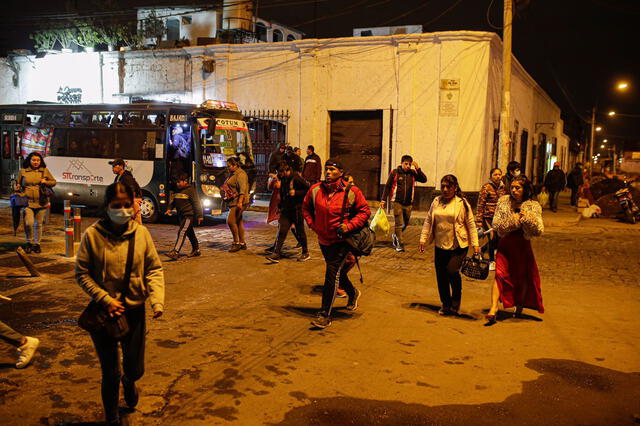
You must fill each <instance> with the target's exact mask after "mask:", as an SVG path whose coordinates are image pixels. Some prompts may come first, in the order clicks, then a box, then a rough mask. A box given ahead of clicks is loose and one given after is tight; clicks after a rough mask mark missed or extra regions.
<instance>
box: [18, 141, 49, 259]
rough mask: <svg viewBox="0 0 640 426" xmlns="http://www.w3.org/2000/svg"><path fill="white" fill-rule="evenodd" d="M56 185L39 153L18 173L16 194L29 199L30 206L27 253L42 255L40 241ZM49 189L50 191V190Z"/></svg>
mask: <svg viewBox="0 0 640 426" xmlns="http://www.w3.org/2000/svg"><path fill="white" fill-rule="evenodd" d="M55 185H56V180H55V179H54V178H53V175H52V174H51V172H50V171H49V169H47V165H46V164H45V163H44V158H42V155H41V154H40V153H38V152H32V153H31V154H29V155H28V156H27V158H26V159H25V160H24V163H23V164H22V169H20V172H19V173H18V183H17V185H16V188H15V190H16V192H19V193H20V195H24V196H26V197H27V198H28V200H29V204H28V205H27V206H26V207H25V209H24V232H25V235H26V239H27V245H26V246H25V248H24V251H25V252H27V253H31V251H33V252H34V253H40V252H41V251H42V249H41V248H40V240H41V239H42V230H43V228H44V218H45V215H46V213H47V205H48V204H49V193H48V192H49V191H50V188H53V187H54V186H55ZM48 188H49V190H48Z"/></svg>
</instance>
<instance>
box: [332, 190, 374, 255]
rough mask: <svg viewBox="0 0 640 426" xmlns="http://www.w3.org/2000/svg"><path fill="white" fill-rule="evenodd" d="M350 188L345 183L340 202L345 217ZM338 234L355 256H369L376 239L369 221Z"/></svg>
mask: <svg viewBox="0 0 640 426" xmlns="http://www.w3.org/2000/svg"><path fill="white" fill-rule="evenodd" d="M350 189H351V185H347V187H346V188H345V191H344V201H343V202H342V217H343V218H345V219H346V218H347V212H348V209H347V202H348V199H349V190H350ZM339 229H340V228H338V230H339ZM338 236H339V237H342V238H344V241H345V242H346V243H347V244H349V245H350V246H351V252H352V253H353V254H354V255H355V256H369V255H370V254H371V251H372V250H373V245H374V243H375V241H376V235H375V234H374V233H373V231H372V230H371V229H369V221H367V223H365V224H364V226H362V227H361V228H358V229H354V230H353V231H351V232H349V233H346V234H340V233H339V235H338Z"/></svg>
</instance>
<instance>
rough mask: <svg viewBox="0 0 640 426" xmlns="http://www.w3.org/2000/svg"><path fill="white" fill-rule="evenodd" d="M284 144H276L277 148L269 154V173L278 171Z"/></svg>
mask: <svg viewBox="0 0 640 426" xmlns="http://www.w3.org/2000/svg"><path fill="white" fill-rule="evenodd" d="M285 146H286V145H285V144H284V143H282V144H280V145H278V148H277V149H276V150H275V151H273V152H272V153H271V155H269V173H278V167H279V166H280V161H282V156H283V155H284V149H285Z"/></svg>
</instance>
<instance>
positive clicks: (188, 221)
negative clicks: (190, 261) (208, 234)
mask: <svg viewBox="0 0 640 426" xmlns="http://www.w3.org/2000/svg"><path fill="white" fill-rule="evenodd" d="M178 221H179V222H180V229H178V236H177V238H176V244H175V245H174V246H173V249H174V250H175V251H177V252H178V253H179V252H180V250H182V245H183V244H184V240H185V238H189V242H190V243H191V250H192V251H193V250H197V249H198V248H199V247H200V244H199V243H198V238H197V237H196V231H194V230H193V216H178Z"/></svg>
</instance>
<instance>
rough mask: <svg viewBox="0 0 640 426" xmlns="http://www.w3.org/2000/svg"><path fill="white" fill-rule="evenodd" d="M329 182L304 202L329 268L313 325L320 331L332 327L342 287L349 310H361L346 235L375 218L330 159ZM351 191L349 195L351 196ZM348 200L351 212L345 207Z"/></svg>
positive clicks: (306, 216) (316, 187)
mask: <svg viewBox="0 0 640 426" xmlns="http://www.w3.org/2000/svg"><path fill="white" fill-rule="evenodd" d="M324 169H325V176H326V179H325V181H324V182H320V183H317V184H315V185H313V186H312V187H311V189H310V190H309V191H308V192H307V195H306V196H305V197H304V202H303V203H302V214H303V215H304V219H305V220H306V221H307V225H309V227H310V228H311V229H312V230H313V231H314V232H315V233H316V234H317V235H318V242H319V243H320V250H321V251H322V255H323V256H324V260H325V262H326V264H327V268H326V271H325V276H324V288H323V290H322V310H321V311H320V312H319V313H318V316H317V318H316V319H315V320H314V321H313V322H312V323H311V324H312V325H313V326H315V327H317V328H326V327H328V326H330V325H331V309H332V307H333V302H334V300H335V297H336V291H337V289H338V284H339V285H340V287H342V288H343V289H344V290H345V291H346V292H347V294H348V295H349V301H348V303H347V310H349V311H355V310H356V309H357V308H358V300H359V299H360V294H361V293H360V290H358V289H357V288H355V287H354V285H353V283H352V282H351V281H350V280H349V277H348V276H347V272H348V269H349V267H350V266H347V265H345V261H346V260H347V257H348V256H349V255H350V254H351V248H350V246H349V244H348V243H347V242H346V241H345V240H344V238H343V235H345V234H348V233H349V232H351V231H355V230H357V229H360V228H361V227H363V226H365V225H366V223H367V219H369V216H371V211H370V210H369V205H368V204H367V200H366V199H365V198H364V195H362V191H360V190H359V189H358V188H357V187H355V186H349V187H347V183H346V182H345V180H344V179H343V175H344V169H343V167H342V164H341V163H340V162H339V161H337V160H331V159H329V160H327V162H326V163H325V165H324ZM347 188H349V192H348V195H347ZM345 196H346V197H347V199H346V201H347V203H346V204H347V206H346V207H347V211H346V214H343V212H342V208H343V205H344V202H345Z"/></svg>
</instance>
